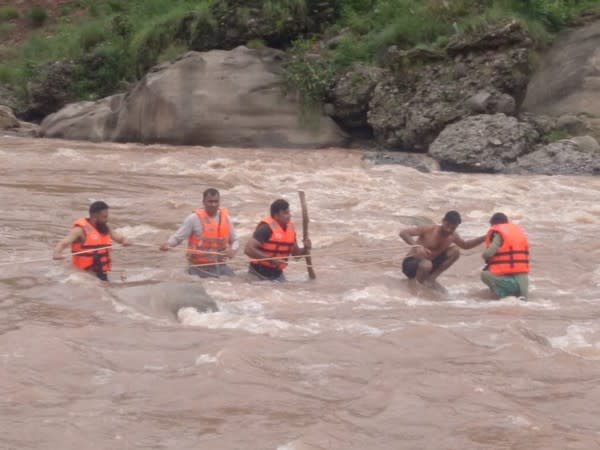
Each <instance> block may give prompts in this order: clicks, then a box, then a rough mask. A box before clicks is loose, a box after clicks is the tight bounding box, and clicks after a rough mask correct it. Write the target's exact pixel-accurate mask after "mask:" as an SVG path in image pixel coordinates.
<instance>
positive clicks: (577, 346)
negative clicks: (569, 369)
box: [548, 322, 600, 360]
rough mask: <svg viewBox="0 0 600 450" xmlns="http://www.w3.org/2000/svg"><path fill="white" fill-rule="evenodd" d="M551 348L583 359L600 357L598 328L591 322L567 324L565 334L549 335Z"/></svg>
mask: <svg viewBox="0 0 600 450" xmlns="http://www.w3.org/2000/svg"><path fill="white" fill-rule="evenodd" d="M548 342H549V343H550V345H551V346H552V347H553V348H556V349H558V350H562V351H564V352H566V353H569V354H571V355H575V356H578V357H581V358H583V359H591V360H599V359H600V328H599V327H598V325H597V324H594V323H592V322H587V323H581V324H573V325H569V326H568V327H567V329H566V334H564V335H562V336H555V337H549V338H548Z"/></svg>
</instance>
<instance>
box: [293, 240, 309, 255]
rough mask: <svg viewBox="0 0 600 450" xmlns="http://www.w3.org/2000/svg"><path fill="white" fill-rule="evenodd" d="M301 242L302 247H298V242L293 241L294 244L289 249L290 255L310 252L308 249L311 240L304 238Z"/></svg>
mask: <svg viewBox="0 0 600 450" xmlns="http://www.w3.org/2000/svg"><path fill="white" fill-rule="evenodd" d="M302 244H303V245H304V248H300V247H298V243H297V242H294V246H293V247H292V251H291V254H292V256H301V255H306V254H308V252H310V249H311V248H312V242H311V240H310V239H305V240H304V241H303V242H302Z"/></svg>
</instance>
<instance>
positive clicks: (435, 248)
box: [400, 211, 485, 285]
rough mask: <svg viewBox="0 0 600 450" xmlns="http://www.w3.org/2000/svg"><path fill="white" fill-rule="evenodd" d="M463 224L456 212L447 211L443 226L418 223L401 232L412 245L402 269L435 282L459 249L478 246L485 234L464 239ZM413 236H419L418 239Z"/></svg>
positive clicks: (456, 258)
mask: <svg viewBox="0 0 600 450" xmlns="http://www.w3.org/2000/svg"><path fill="white" fill-rule="evenodd" d="M460 223H461V218H460V214H459V213H458V212H457V211H448V212H447V213H446V215H445V216H444V218H443V219H442V223H441V225H419V226H416V227H411V228H405V229H404V230H402V231H400V237H401V238H402V239H403V240H404V242H406V243H407V244H409V245H411V246H412V248H411V249H410V250H409V252H408V254H407V255H406V258H404V261H403V262H402V272H404V275H406V276H407V277H408V278H409V279H411V280H413V279H414V280H416V281H418V282H419V283H426V284H432V285H433V284H434V283H435V281H436V279H437V277H438V276H439V275H440V274H441V273H442V272H444V271H445V270H446V269H448V267H450V266H451V265H452V264H454V263H455V262H456V261H457V260H458V258H459V257H460V251H459V250H458V248H457V247H460V248H462V249H463V250H468V249H471V248H473V247H477V246H478V245H479V244H481V243H483V241H484V240H485V235H484V236H480V237H478V238H475V239H471V240H468V241H465V240H463V239H462V238H461V237H460V236H459V235H458V233H456V229H457V228H458V226H459V225H460ZM414 237H417V239H416V241H415V239H414Z"/></svg>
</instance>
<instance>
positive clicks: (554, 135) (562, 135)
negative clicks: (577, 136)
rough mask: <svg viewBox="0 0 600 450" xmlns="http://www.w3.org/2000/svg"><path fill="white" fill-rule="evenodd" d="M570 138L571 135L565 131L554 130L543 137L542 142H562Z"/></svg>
mask: <svg viewBox="0 0 600 450" xmlns="http://www.w3.org/2000/svg"><path fill="white" fill-rule="evenodd" d="M570 137H571V134H570V133H569V132H568V131H567V130H563V129H560V128H559V129H556V130H552V131H551V132H550V133H548V134H547V135H545V136H544V141H545V142H546V143H548V144H550V143H552V142H556V141H562V140H563V139H568V138H570Z"/></svg>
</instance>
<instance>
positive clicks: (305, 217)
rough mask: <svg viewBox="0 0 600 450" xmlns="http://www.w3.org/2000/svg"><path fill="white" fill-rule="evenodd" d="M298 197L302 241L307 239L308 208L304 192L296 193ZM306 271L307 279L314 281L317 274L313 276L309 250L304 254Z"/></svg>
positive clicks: (313, 271)
mask: <svg viewBox="0 0 600 450" xmlns="http://www.w3.org/2000/svg"><path fill="white" fill-rule="evenodd" d="M298 196H300V205H301V206H302V240H303V241H304V240H306V239H308V208H307V207H306V198H305V196H304V191H298ZM305 258H306V270H308V278H310V279H311V280H314V279H315V278H317V274H315V270H314V269H313V265H312V258H311V256H310V250H309V251H307V252H306V256H305Z"/></svg>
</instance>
